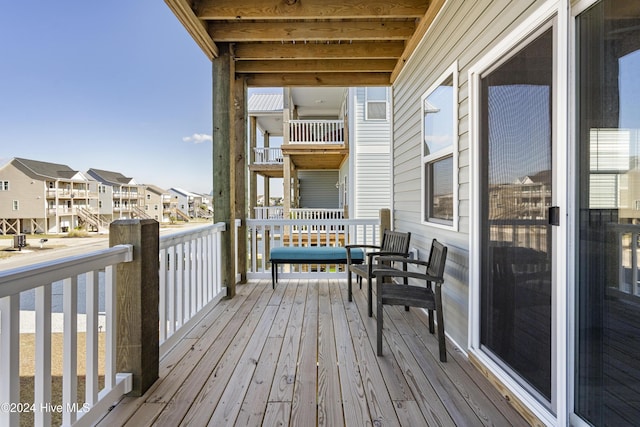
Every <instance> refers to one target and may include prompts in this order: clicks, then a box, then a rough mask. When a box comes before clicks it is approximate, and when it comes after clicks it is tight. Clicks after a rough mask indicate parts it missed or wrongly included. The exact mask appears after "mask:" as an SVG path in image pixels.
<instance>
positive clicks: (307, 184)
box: [298, 170, 339, 209]
mask: <svg viewBox="0 0 640 427" xmlns="http://www.w3.org/2000/svg"><path fill="white" fill-rule="evenodd" d="M338 175H339V174H338V171H337V170H329V171H326V170H317V171H307V170H305V171H299V172H298V179H299V180H300V207H301V208H318V209H337V208H338V201H339V199H338V189H337V188H336V182H338V177H339V176H338Z"/></svg>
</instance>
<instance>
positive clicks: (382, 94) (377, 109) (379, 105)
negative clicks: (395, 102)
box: [365, 87, 387, 120]
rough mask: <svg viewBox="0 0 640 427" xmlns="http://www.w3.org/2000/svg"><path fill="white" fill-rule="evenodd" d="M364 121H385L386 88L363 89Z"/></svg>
mask: <svg viewBox="0 0 640 427" xmlns="http://www.w3.org/2000/svg"><path fill="white" fill-rule="evenodd" d="M365 98H366V100H365V119H366V120H387V88H386V87H368V88H365Z"/></svg>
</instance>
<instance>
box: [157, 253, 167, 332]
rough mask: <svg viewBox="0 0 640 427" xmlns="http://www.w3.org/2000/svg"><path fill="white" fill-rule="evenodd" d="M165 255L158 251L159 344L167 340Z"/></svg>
mask: <svg viewBox="0 0 640 427" xmlns="http://www.w3.org/2000/svg"><path fill="white" fill-rule="evenodd" d="M168 256H169V255H168V254H167V250H166V249H160V292H159V294H158V298H159V305H160V312H159V314H160V342H163V341H164V340H166V339H167V309H166V307H167V274H168V273H167V257H168Z"/></svg>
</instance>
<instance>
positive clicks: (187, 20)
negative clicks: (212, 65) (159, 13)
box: [165, 0, 219, 59]
mask: <svg viewBox="0 0 640 427" xmlns="http://www.w3.org/2000/svg"><path fill="white" fill-rule="evenodd" d="M165 3H166V4H167V6H169V8H170V9H171V10H172V11H173V13H174V14H175V15H176V17H177V18H178V20H179V21H180V22H181V23H182V25H183V26H184V28H185V29H186V30H187V32H188V33H189V34H190V35H191V37H193V40H195V42H196V43H197V44H198V46H200V49H202V51H203V52H204V53H205V55H207V57H208V58H209V59H213V58H215V57H217V56H218V54H219V53H218V47H217V46H216V44H215V43H214V42H213V40H212V39H211V36H209V34H208V33H207V29H206V27H205V25H204V24H203V23H202V22H201V21H200V20H199V19H198V17H197V16H196V15H195V13H194V12H193V10H192V9H191V6H190V4H189V3H190V2H188V1H187V0H165Z"/></svg>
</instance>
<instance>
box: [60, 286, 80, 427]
mask: <svg viewBox="0 0 640 427" xmlns="http://www.w3.org/2000/svg"><path fill="white" fill-rule="evenodd" d="M62 287H63V297H62V300H63V302H62V305H63V311H64V321H63V323H64V334H63V348H64V350H63V352H64V353H63V354H64V357H63V374H62V405H63V408H62V423H63V424H64V425H71V424H73V423H74V422H75V421H76V419H77V412H76V411H73V410H71V404H72V403H75V402H77V401H78V276H73V277H70V278H68V279H64V281H63V285H62Z"/></svg>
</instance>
